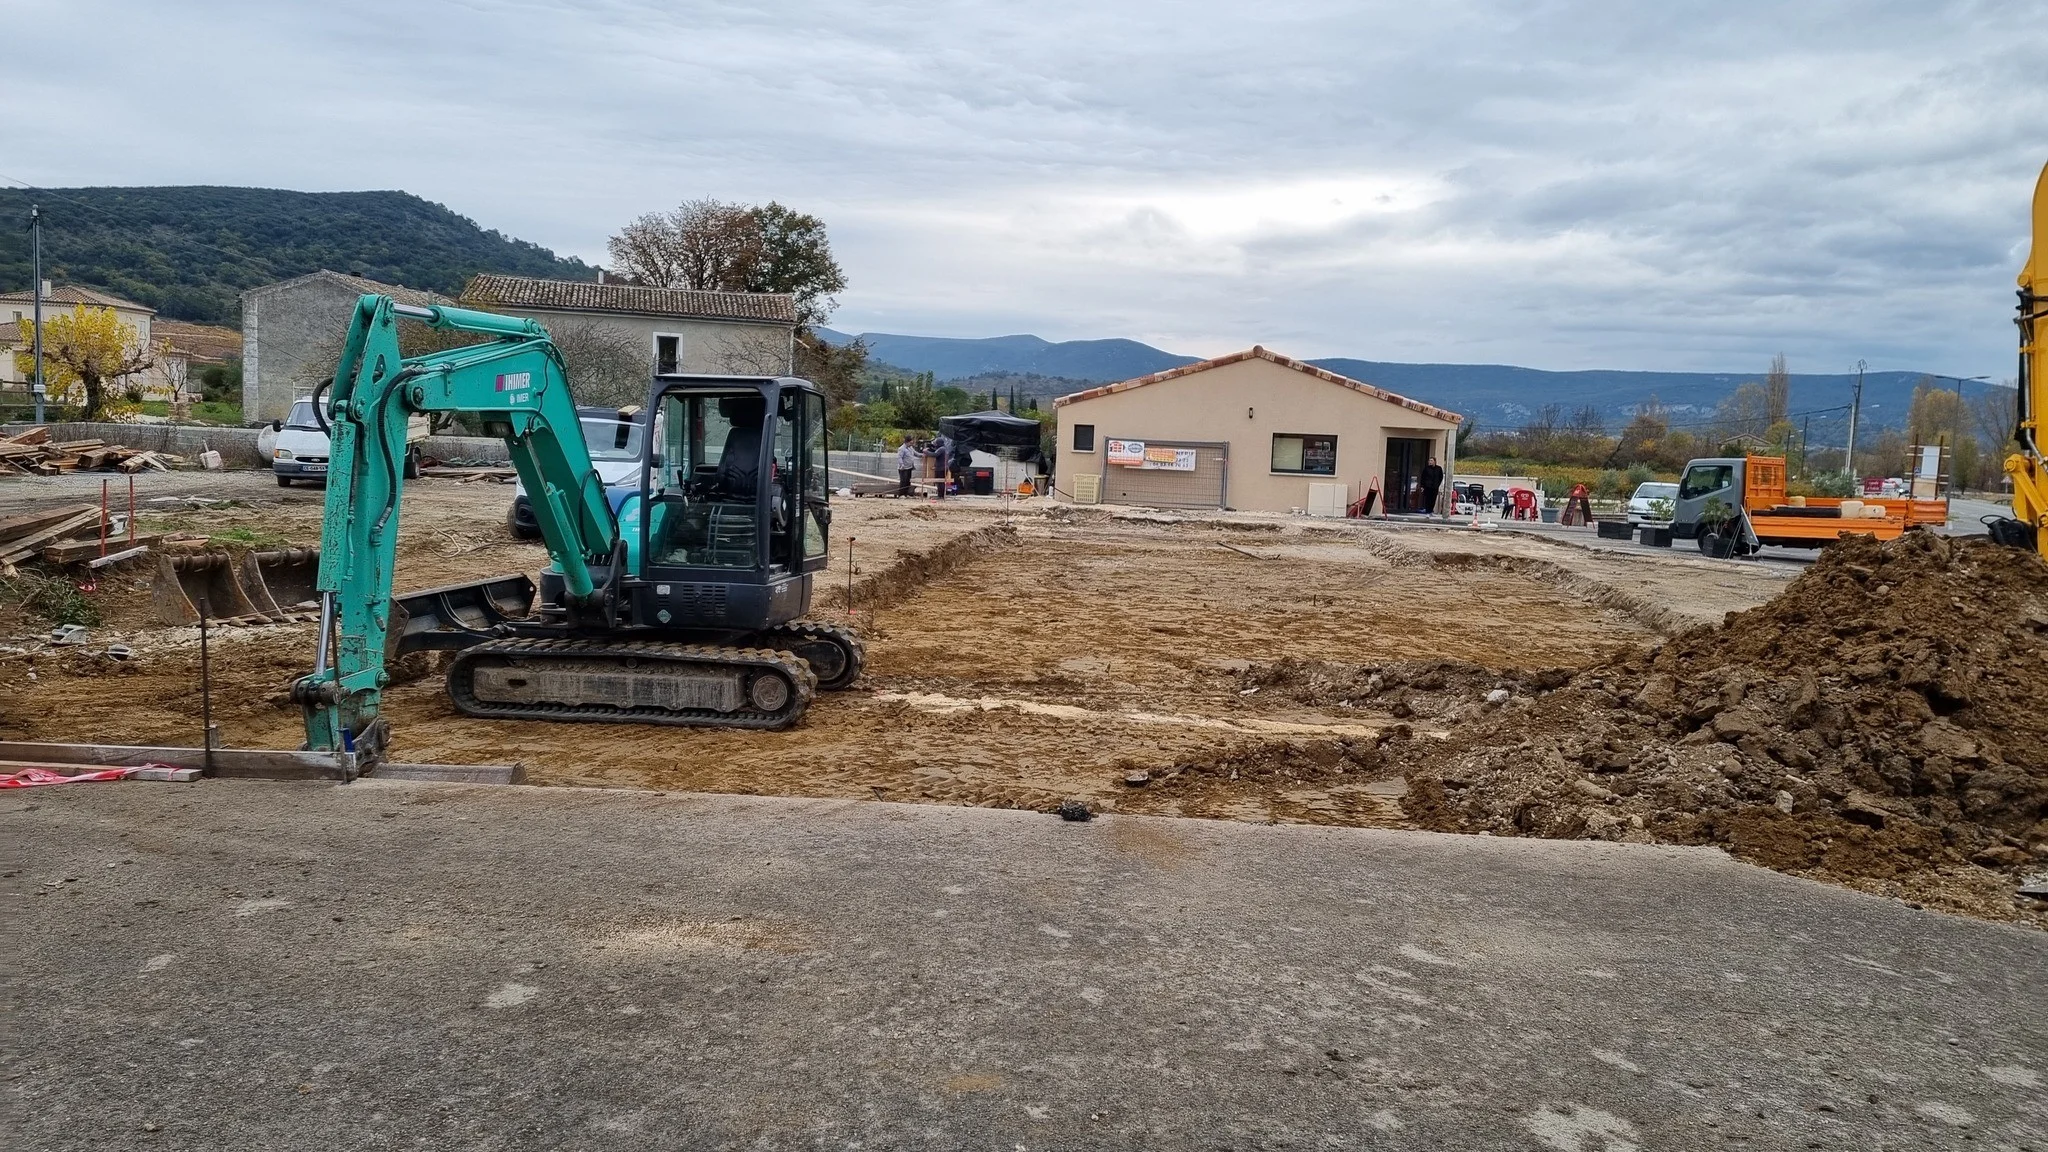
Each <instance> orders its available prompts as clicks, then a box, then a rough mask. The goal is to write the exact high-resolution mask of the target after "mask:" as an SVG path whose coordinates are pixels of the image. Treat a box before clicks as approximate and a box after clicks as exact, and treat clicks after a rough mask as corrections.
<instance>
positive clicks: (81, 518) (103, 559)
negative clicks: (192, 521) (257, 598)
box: [0, 504, 206, 576]
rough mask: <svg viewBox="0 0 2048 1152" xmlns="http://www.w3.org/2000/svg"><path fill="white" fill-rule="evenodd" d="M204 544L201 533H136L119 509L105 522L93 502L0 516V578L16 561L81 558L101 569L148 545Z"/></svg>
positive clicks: (63, 561)
mask: <svg viewBox="0 0 2048 1152" xmlns="http://www.w3.org/2000/svg"><path fill="white" fill-rule="evenodd" d="M205 542H206V538H205V537H204V536H193V535H187V534H180V533H166V532H137V531H135V530H134V527H133V525H131V524H129V523H128V517H127V516H126V515H124V514H122V513H119V512H116V513H113V514H112V515H109V516H107V517H106V519H105V520H104V521H103V520H102V519H101V513H100V510H99V509H98V508H97V507H94V506H93V505H91V504H67V505H65V506H64V507H61V508H49V509H45V510H43V511H40V512H27V513H23V514H22V515H19V516H12V517H9V518H7V519H4V520H0V576H13V575H15V565H17V564H20V563H22V562H24V561H27V560H33V559H37V558H40V559H41V560H42V561H43V562H44V563H46V564H77V563H81V562H83V563H84V564H85V565H86V566H87V567H88V568H101V567H105V566H106V565H108V564H112V563H114V562H116V561H119V560H126V559H129V558H131V557H135V556H140V555H142V554H144V553H146V552H148V551H149V550H150V549H151V548H173V549H182V548H186V547H199V546H203V545H204V544H205Z"/></svg>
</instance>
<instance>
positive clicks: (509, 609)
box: [390, 573, 534, 653]
mask: <svg viewBox="0 0 2048 1152" xmlns="http://www.w3.org/2000/svg"><path fill="white" fill-rule="evenodd" d="M533 599H534V588H533V581H532V580H530V579H528V578H527V577H526V576H524V575H521V574H518V573H514V574H512V575H508V576H494V577H492V578H491V579H489V580H479V581H476V582H475V583H473V584H450V585H447V586H445V587H441V588H427V589H423V590H421V591H419V592H407V593H405V594H403V595H400V596H396V597H393V599H392V602H391V633H390V635H391V637H392V644H393V646H394V648H395V650H396V651H397V652H399V653H404V652H425V651H444V652H453V651H457V650H459V649H462V648H467V647H469V646H470V645H472V644H476V643H480V642H482V641H484V640H489V639H493V638H494V637H495V633H493V632H492V629H493V628H495V627H496V626H497V625H499V624H503V623H505V622H506V621H510V620H523V619H526V618H527V617H528V616H531V615H532V614H533Z"/></svg>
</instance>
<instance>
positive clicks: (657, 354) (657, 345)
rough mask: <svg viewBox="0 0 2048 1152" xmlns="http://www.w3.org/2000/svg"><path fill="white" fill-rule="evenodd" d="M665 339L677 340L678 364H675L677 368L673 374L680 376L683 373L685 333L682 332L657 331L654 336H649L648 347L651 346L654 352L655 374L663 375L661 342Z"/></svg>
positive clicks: (650, 348)
mask: <svg viewBox="0 0 2048 1152" xmlns="http://www.w3.org/2000/svg"><path fill="white" fill-rule="evenodd" d="M663 340H673V341H675V342H676V366H675V369H674V370H673V372H672V374H673V375H678V376H680V375H682V371H683V334H682V333H681V332H656V333H654V334H652V336H651V337H649V345H648V347H649V350H650V351H651V352H652V354H653V355H652V361H653V364H654V374H655V375H656V376H659V375H661V374H662V373H661V342H662V341H663Z"/></svg>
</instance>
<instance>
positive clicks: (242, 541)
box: [201, 524, 292, 549]
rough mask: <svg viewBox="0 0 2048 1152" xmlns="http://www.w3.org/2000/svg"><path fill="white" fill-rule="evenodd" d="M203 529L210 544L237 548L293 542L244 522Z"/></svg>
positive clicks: (264, 547) (267, 547)
mask: <svg viewBox="0 0 2048 1152" xmlns="http://www.w3.org/2000/svg"><path fill="white" fill-rule="evenodd" d="M201 531H205V532H206V539H207V542H208V543H210V544H226V545H230V546H231V547H236V548H259V549H269V548H289V547H291V543H292V542H291V541H290V540H289V539H286V538H285V537H283V536H279V535H278V534H277V533H275V532H266V531H264V530H263V529H261V528H251V527H249V526H247V525H244V524H237V525H235V526H234V527H233V528H222V529H221V530H220V531H218V532H215V531H211V530H207V529H201Z"/></svg>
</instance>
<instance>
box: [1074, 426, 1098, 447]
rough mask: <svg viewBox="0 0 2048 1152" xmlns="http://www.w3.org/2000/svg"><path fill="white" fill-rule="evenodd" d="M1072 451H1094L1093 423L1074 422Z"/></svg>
mask: <svg viewBox="0 0 2048 1152" xmlns="http://www.w3.org/2000/svg"><path fill="white" fill-rule="evenodd" d="M1074 451H1076V452H1093V451H1095V425H1093V424H1076V425H1074Z"/></svg>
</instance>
